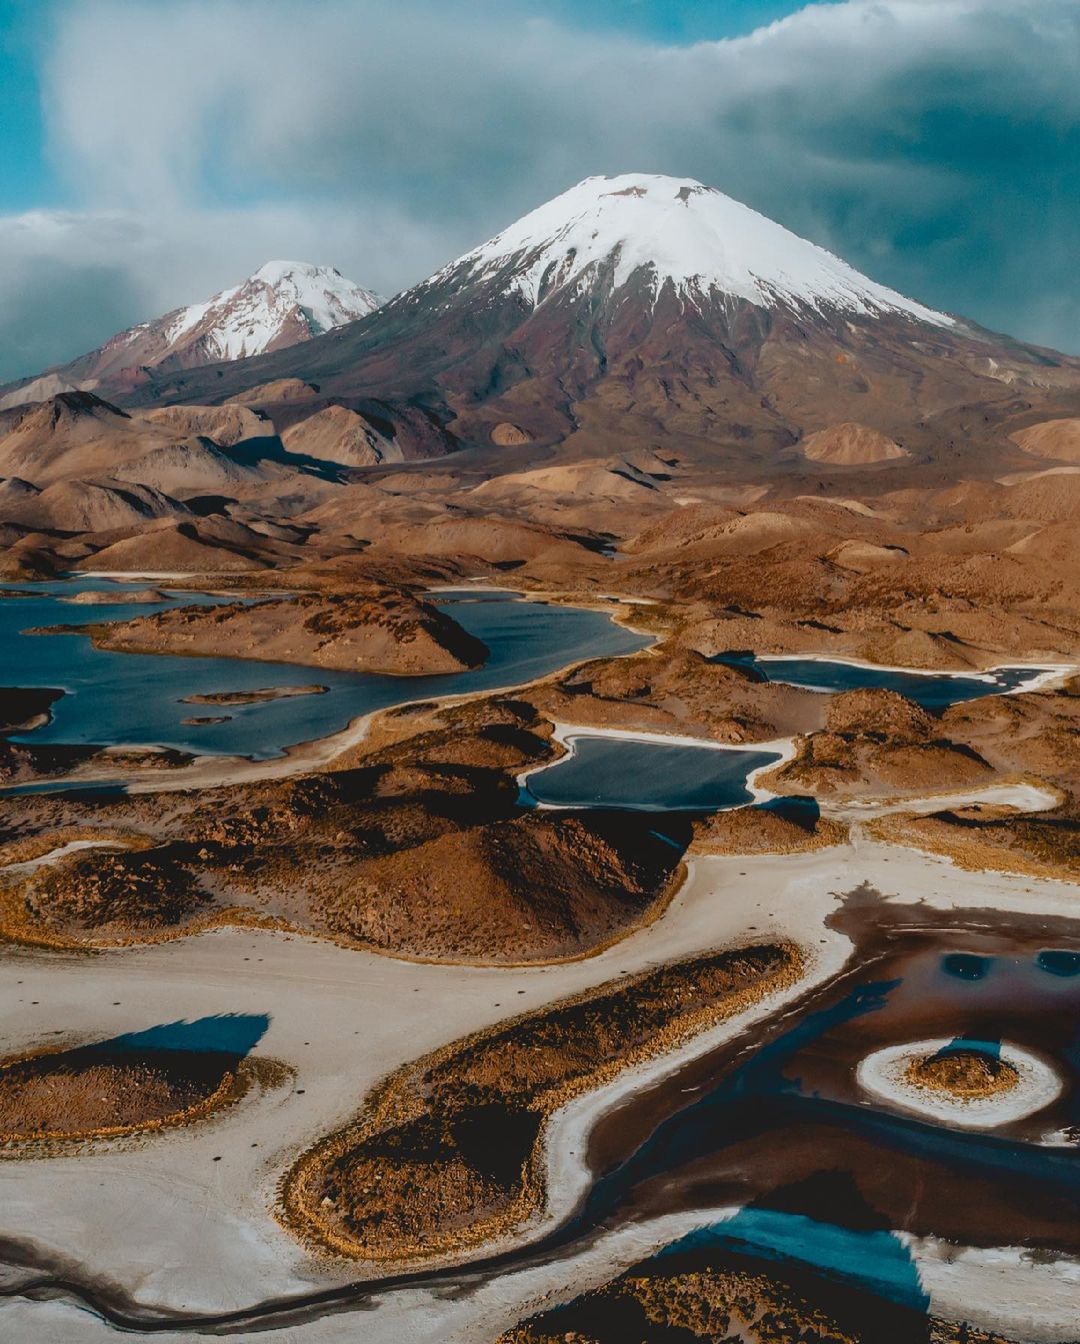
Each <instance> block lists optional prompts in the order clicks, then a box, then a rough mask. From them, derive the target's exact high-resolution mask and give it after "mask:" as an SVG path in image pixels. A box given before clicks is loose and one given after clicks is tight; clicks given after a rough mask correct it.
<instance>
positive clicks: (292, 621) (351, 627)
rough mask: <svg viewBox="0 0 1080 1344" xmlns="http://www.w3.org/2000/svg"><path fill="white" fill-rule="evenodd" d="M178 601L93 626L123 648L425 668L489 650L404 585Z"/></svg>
mask: <svg viewBox="0 0 1080 1344" xmlns="http://www.w3.org/2000/svg"><path fill="white" fill-rule="evenodd" d="M209 610H210V614H209V616H207V614H206V612H207V609H206V608H201V607H174V608H172V609H170V610H168V611H161V612H157V613H155V614H154V615H152V616H141V617H138V618H136V619H135V620H132V621H125V622H114V623H113V624H110V625H108V626H105V627H98V628H96V629H95V630H94V635H93V637H94V642H95V644H97V645H98V647H100V648H106V649H113V650H116V651H118V652H121V653H173V654H177V653H179V654H186V655H195V654H206V655H210V656H217V657H220V656H222V654H226V655H229V656H232V657H235V658H249V659H256V660H258V661H260V662H269V663H296V664H299V665H302V666H305V667H326V668H335V669H338V670H341V671H350V672H384V673H391V674H393V675H397V676H422V675H430V674H433V673H445V672H460V671H462V670H463V669H465V668H468V667H478V666H479V665H480V664H482V663H483V662H484V660H485V659H486V658H487V654H488V651H487V649H486V648H485V646H484V645H483V644H482V643H481V641H480V640H478V639H474V638H473V637H472V636H471V635H469V634H467V633H466V632H465V631H464V630H463V629H462V628H461V626H459V625H458V624H457V622H456V621H454V620H453V619H452V618H451V617H449V616H447V615H446V614H445V613H444V612H442V611H440V610H439V608H438V607H435V606H433V605H432V604H431V603H430V602H425V601H423V600H422V599H421V598H419V597H416V596H413V595H411V594H409V593H406V592H403V591H401V590H394V589H389V588H385V587H382V588H376V587H374V586H373V587H371V588H369V589H368V590H367V591H361V592H358V593H354V594H352V595H351V596H348V597H346V596H344V595H341V594H327V595H326V596H321V595H318V594H314V593H304V594H301V595H299V596H296V597H289V598H272V599H269V600H266V601H260V602H256V603H254V604H253V605H244V604H240V603H237V604H228V605H225V606H216V607H213V608H211V609H209Z"/></svg>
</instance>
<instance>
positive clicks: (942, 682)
mask: <svg viewBox="0 0 1080 1344" xmlns="http://www.w3.org/2000/svg"><path fill="white" fill-rule="evenodd" d="M714 661H715V662H718V663H728V664H730V665H731V666H733V667H747V668H752V669H753V670H754V671H755V672H758V673H760V675H761V677H762V679H763V680H765V681H775V682H779V683H781V684H783V685H785V686H798V687H801V688H802V689H803V690H807V691H823V692H828V693H830V694H835V693H837V692H840V691H860V690H864V689H870V690H878V689H880V690H886V691H896V692H898V693H899V694H900V695H903V696H906V697H907V699H909V700H914V701H915V703H916V704H918V705H922V706H923V708H924V709H928V710H930V711H932V712H937V711H940V710H943V709H947V708H948V707H949V705H956V704H960V703H961V702H962V701H965V700H978V699H981V698H982V697H983V696H987V695H1001V694H1003V693H1004V692H1006V691H1013V690H1015V689H1016V688H1017V687H1018V686H1020V685H1022V683H1023V682H1025V681H1028V680H1030V678H1031V677H1033V676H1034V675H1035V674H1036V673H1037V672H1039V670H1040V669H1039V668H1036V667H998V668H994V669H993V671H990V672H985V673H982V674H980V675H975V674H972V675H970V676H968V675H963V674H958V675H955V676H954V675H952V674H950V673H944V672H939V673H921V672H901V671H896V670H894V669H892V668H887V667H871V666H864V665H862V664H859V663H845V662H838V661H837V662H833V661H830V660H828V659H824V658H821V659H818V658H774V657H763V658H757V657H754V656H753V655H752V654H730V655H728V654H720V655H719V656H718V657H717V658H716V659H714Z"/></svg>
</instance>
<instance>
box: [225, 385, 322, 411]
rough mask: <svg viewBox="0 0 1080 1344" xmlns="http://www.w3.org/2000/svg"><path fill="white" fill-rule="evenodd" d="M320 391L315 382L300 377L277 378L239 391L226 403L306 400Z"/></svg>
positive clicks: (247, 403)
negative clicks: (306, 381) (305, 380)
mask: <svg viewBox="0 0 1080 1344" xmlns="http://www.w3.org/2000/svg"><path fill="white" fill-rule="evenodd" d="M318 391H319V389H318V387H317V386H316V384H315V383H305V382H303V381H302V380H301V379H299V378H275V379H274V381H273V382H270V383H259V384H258V385H257V386H255V387H249V388H248V389H247V391H246V392H237V393H236V395H235V396H232V397H229V399H228V401H227V402H226V405H232V406H260V405H264V404H265V405H271V404H273V403H274V402H281V401H306V400H307V399H308V398H309V397H313V396H316V395H317V393H318Z"/></svg>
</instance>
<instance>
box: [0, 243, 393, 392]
mask: <svg viewBox="0 0 1080 1344" xmlns="http://www.w3.org/2000/svg"><path fill="white" fill-rule="evenodd" d="M380 302H381V300H380V299H379V298H378V297H377V296H376V295H375V294H373V293H372V292H371V291H370V290H366V289H363V288H362V287H361V286H360V285H357V284H355V283H354V282H353V281H351V280H347V279H346V278H345V277H344V276H343V275H342V274H341V273H340V271H338V270H336V269H335V268H333V267H330V266H315V265H313V264H311V263H310V262H296V261H270V262H266V263H265V264H264V265H263V266H261V267H260V268H259V269H258V270H257V271H255V272H254V273H253V274H252V275H250V276H248V277H247V279H245V280H243V281H241V282H240V284H238V285H232V286H230V287H229V288H227V289H223V290H220V291H219V292H218V293H216V294H212V295H211V296H210V297H209V298H208V299H205V300H203V301H202V302H199V303H193V304H187V305H185V306H182V307H180V308H174V309H172V310H170V311H169V312H167V313H164V314H162V315H161V316H160V317H157V318H153V319H151V320H150V321H147V322H140V323H138V324H137V325H135V326H133V327H128V328H126V329H125V330H124V331H121V332H117V333H116V335H115V336H112V337H110V338H109V339H108V340H107V341H105V342H104V343H103V344H102V345H100V346H98V347H96V348H95V349H94V350H91V351H88V352H87V353H86V354H84V355H80V356H78V357H77V358H76V359H74V360H70V361H69V362H68V363H67V364H62V365H56V366H54V367H53V368H51V369H47V370H45V371H44V372H43V373H42V374H39V375H37V376H36V377H34V378H30V379H23V380H21V381H19V382H17V383H15V384H8V385H7V386H8V388H10V391H7V392H6V395H4V396H3V397H0V410H5V409H9V408H11V407H14V406H18V405H23V404H26V403H28V402H32V401H44V400H48V399H49V398H50V397H52V396H55V395H57V394H58V393H65V392H76V391H90V392H95V391H101V392H102V393H103V395H104V396H105V397H106V398H108V397H109V396H110V395H123V394H124V393H125V392H130V391H131V390H133V389H134V388H136V387H138V386H139V384H140V383H143V382H145V381H147V380H148V379H149V378H150V377H151V371H152V370H160V371H162V372H165V373H168V372H172V371H175V370H178V369H186V368H195V367H199V366H201V365H204V364H217V363H222V362H228V361H231V360H235V359H243V358H249V357H252V356H255V355H260V354H265V353H268V352H271V351H274V350H280V349H285V348H287V347H289V346H291V345H295V344H297V343H299V342H302V341H306V340H310V339H312V338H313V337H315V336H320V335H323V334H325V333H326V332H327V331H331V330H333V329H334V328H335V327H337V326H340V325H342V323H345V322H351V321H355V320H356V319H357V318H359V317H365V316H367V315H368V314H369V313H371V312H373V311H374V310H375V309H376V308H377V307H378V306H379V304H380ZM0 391H4V389H0Z"/></svg>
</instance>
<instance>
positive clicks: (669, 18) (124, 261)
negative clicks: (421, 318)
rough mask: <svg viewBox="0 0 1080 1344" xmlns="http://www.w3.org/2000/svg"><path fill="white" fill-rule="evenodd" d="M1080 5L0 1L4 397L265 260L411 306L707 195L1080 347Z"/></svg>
mask: <svg viewBox="0 0 1080 1344" xmlns="http://www.w3.org/2000/svg"><path fill="white" fill-rule="evenodd" d="M1078 69H1080V0H842V2H841V3H829V2H828V0H820V2H819V3H813V4H805V3H803V4H796V3H792V2H791V0H0V88H2V90H3V110H2V113H0V168H2V171H0V380H6V379H10V378H13V377H17V376H22V375H28V374H33V373H36V372H39V371H40V370H41V369H43V368H45V367H47V366H48V365H50V364H53V363H58V362H62V361H64V360H67V359H69V358H72V357H74V356H75V355H77V354H79V353H81V352H82V351H84V350H87V349H90V348H92V347H93V346H95V345H97V344H99V343H100V342H101V341H103V340H105V339H106V338H108V337H109V336H110V335H112V334H113V333H114V332H116V331H118V330H120V329H122V328H124V327H126V326H128V325H131V324H132V323H134V322H137V321H141V320H144V319H146V318H149V317H153V316H156V315H158V314H160V313H162V312H166V311H168V310H169V309H171V308H173V307H176V306H178V305H180V304H183V303H188V302H192V301H196V300H199V299H202V298H205V297H206V296H208V295H209V294H210V293H212V292H214V291H215V290H217V289H220V288H222V287H224V286H226V285H229V284H234V283H237V282H238V281H239V280H241V279H242V278H243V277H244V276H246V275H248V274H250V273H251V272H252V271H254V270H256V269H257V268H258V267H259V266H260V265H261V264H262V263H263V262H265V261H267V260H269V259H271V258H278V257H284V258H289V259H294V260H304V261H313V262H318V263H325V264H331V265H336V266H337V267H338V268H339V269H340V270H341V271H342V272H343V273H344V274H346V275H348V276H349V277H350V278H351V279H353V280H356V281H357V282H359V283H360V284H362V285H365V286H367V287H369V288H373V289H375V290H377V291H379V292H381V293H384V294H391V293H394V292H396V291H397V290H399V289H402V288H405V287H407V286H408V285H410V284H413V283H415V282H416V281H418V280H421V279H423V278H424V277H425V276H426V275H428V274H429V273H430V272H432V271H433V270H436V269H438V267H440V266H441V265H443V264H444V263H445V262H447V261H449V260H450V259H452V258H453V257H455V256H457V255H459V254H460V253H461V252H463V251H466V250H468V249H469V248H470V247H472V246H474V245H475V244H477V243H479V242H481V241H483V240H484V239H486V238H488V237H490V236H491V235H493V234H495V233H497V232H498V231H499V230H500V229H502V228H503V227H505V226H506V225H507V224H509V223H510V222H512V221H513V220H514V219H515V218H517V217H518V216H519V215H521V214H523V213H525V212H526V211H527V210H529V209H532V208H533V207H534V206H536V205H538V204H540V203H541V202H542V201H544V200H546V199H548V198H549V197H551V196H554V195H556V194H558V193H559V192H561V191H563V190H565V189H567V188H568V187H570V186H572V185H573V184H574V183H575V182H577V181H578V180H580V179H581V178H583V177H587V176H591V175H594V174H601V173H620V172H658V173H670V174H672V175H676V176H686V177H695V178H698V179H699V180H701V181H703V182H706V183H708V184H709V185H711V186H715V187H719V188H720V189H721V190H722V191H726V192H727V193H728V194H729V195H731V196H734V197H736V198H737V199H739V200H742V201H745V202H746V203H747V204H748V205H750V206H752V207H754V208H755V209H757V210H759V211H761V212H762V213H764V214H766V215H769V216H771V217H772V218H774V219H776V220H778V221H779V222H780V223H782V224H784V225H786V226H787V227H788V228H790V229H793V230H795V232H797V233H800V234H802V235H803V236H805V237H808V238H811V239H813V240H814V241H815V242H817V243H820V244H822V245H823V246H825V247H828V248H830V249H831V250H832V251H834V252H836V253H838V254H839V255H841V256H843V257H844V258H845V259H846V260H848V261H850V262H851V263H852V264H853V265H855V266H857V267H858V268H859V269H860V270H862V271H864V272H866V273H867V274H868V275H870V276H872V277H873V278H874V279H876V280H880V281H882V282H883V283H885V284H888V285H891V286H892V287H894V288H896V289H899V290H901V291H902V292H904V293H906V294H910V295H912V296H913V297H915V298H918V299H920V300H923V301H924V302H927V303H929V304H931V305H932V306H933V307H936V308H942V309H945V310H947V311H950V312H955V313H960V314H963V315H965V316H967V317H969V318H971V319H973V320H975V321H977V322H980V323H982V324H983V325H984V326H987V327H990V328H992V329H995V330H1000V331H1007V332H1009V333H1010V334H1012V335H1014V336H1016V337H1018V338H1020V339H1023V340H1027V341H1032V342H1035V343H1039V344H1044V345H1050V346H1054V347H1057V348H1059V349H1063V350H1067V351H1070V352H1076V353H1080V280H1078V278H1077V277H1078V274H1080V267H1078V266H1077V257H1078V255H1080V80H1078V79H1077V76H1076V72H1077V70H1078Z"/></svg>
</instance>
